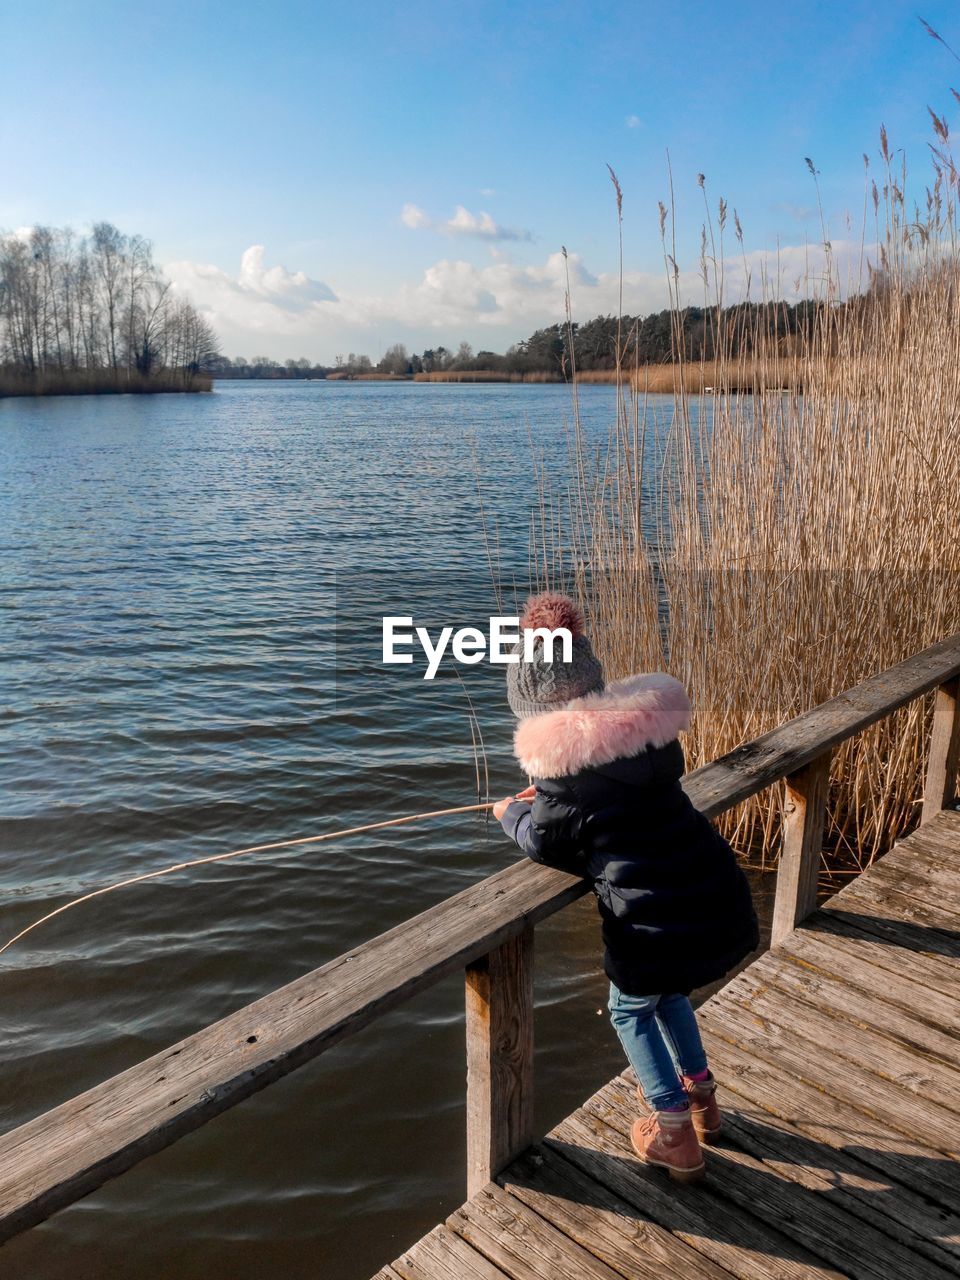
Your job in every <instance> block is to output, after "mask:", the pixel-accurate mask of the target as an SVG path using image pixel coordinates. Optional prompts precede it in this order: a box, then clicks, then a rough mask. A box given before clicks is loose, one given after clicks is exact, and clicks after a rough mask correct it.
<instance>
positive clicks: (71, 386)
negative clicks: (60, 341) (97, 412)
mask: <svg viewBox="0 0 960 1280" xmlns="http://www.w3.org/2000/svg"><path fill="white" fill-rule="evenodd" d="M212 390H213V379H212V378H211V377H209V376H208V375H207V374H184V373H182V372H171V373H155V374H150V375H149V376H148V377H144V376H143V375H142V374H138V373H128V372H127V371H126V370H117V371H114V370H112V369H111V370H104V369H96V370H90V371H87V370H82V369H80V370H73V371H72V372H65V373H44V374H35V375H32V376H31V375H25V374H22V373H11V372H7V373H4V372H3V371H0V400H2V399H6V398H15V397H19V398H28V399H39V398H42V397H44V396H125V395H138V396H140V395H164V394H170V393H178V394H181V395H183V394H186V395H193V394H195V393H197V392H207V391H212Z"/></svg>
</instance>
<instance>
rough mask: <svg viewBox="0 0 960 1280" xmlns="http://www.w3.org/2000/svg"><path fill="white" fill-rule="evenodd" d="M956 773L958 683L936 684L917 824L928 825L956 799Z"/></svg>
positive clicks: (958, 762)
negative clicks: (928, 749)
mask: <svg viewBox="0 0 960 1280" xmlns="http://www.w3.org/2000/svg"><path fill="white" fill-rule="evenodd" d="M958 770H960V680H958V679H957V677H956V676H954V677H953V679H952V680H948V681H946V682H945V683H944V684H942V685H940V687H939V688H938V689H937V692H936V694H935V695H934V704H933V729H932V732H931V734H930V755H929V759H928V762H927V777H926V781H925V783H924V788H923V809H922V811H921V814H920V821H921V823H924V822H929V821H930V819H931V818H933V817H935V816H936V815H937V814H938V813H940V811H941V810H942V809H945V808H946V807H947V805H948V804H953V803H955V801H956V798H957V772H958Z"/></svg>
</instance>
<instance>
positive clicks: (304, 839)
mask: <svg viewBox="0 0 960 1280" xmlns="http://www.w3.org/2000/svg"><path fill="white" fill-rule="evenodd" d="M496 803H497V802H496V801H495V800H490V801H488V802H486V803H485V804H464V805H460V806H459V807H458V808H456V809H434V810H432V811H431V812H430V813H411V814H408V815H407V816H406V817H403V818H387V819H386V820H385V821H383V822H368V823H366V824H365V825H364V826H362V827H346V828H344V830H342V831H328V832H326V833H325V834H324V835H322V836H300V837H299V838H298V839H296V840H274V841H272V842H271V843H270V844H252V845H250V846H249V847H248V848H246V849H231V850H230V852H229V853H212V854H209V855H208V856H207V857H205V858H191V859H190V861H189V862H177V863H175V864H174V865H173V866H170V867H161V868H160V869H159V870H158V871H147V872H145V873H144V874H143V875H139V876H131V877H130V878H129V879H128V880H117V881H116V882H115V883H113V884H105V885H101V887H100V888H99V889H93V890H91V892H90V893H85V894H83V895H82V896H81V897H79V898H72V899H71V900H70V902H65V903H64V904H63V906H62V907H57V909H56V910H55V911H48V912H47V914H46V915H45V916H41V917H40V919H39V920H34V922H33V924H28V925H27V927H26V928H25V929H21V930H20V932H19V933H18V934H15V935H14V937H12V938H10V939H9V941H7V942H5V943H4V944H3V946H2V947H0V955H3V953H4V951H6V950H7V949H8V948H9V947H12V946H13V944H14V943H15V942H19V941H20V939H21V938H25V937H26V936H27V934H28V933H32V932H33V930H34V929H39V927H40V925H42V924H46V922H47V921H48V920H52V919H53V918H54V916H59V915H63V913H64V911H69V910H70V908H71V907H78V906H79V905H80V903H81V902H89V901H90V899H91V898H99V897H101V896H102V895H103V894H105V893H112V892H113V891H114V890H115V889H124V888H126V887H127V886H128V885H131V884H142V883H143V881H144V880H158V879H159V878H160V877H161V876H170V875H173V873H174V872H175V871H186V870H187V868H188V867H202V866H204V865H205V864H207V863H210V862H226V861H227V859H228V858H239V857H241V855H243V854H245V853H266V852H267V850H269V849H292V848H293V847H294V846H296V845H304V844H320V843H321V841H323V840H339V839H340V838H341V837H343V836H356V835H359V834H360V833H361V832H362V831H381V830H383V828H384V827H399V826H400V825H401V824H402V823H405V822H420V821H423V820H425V819H427V818H445V817H448V816H450V815H451V814H455V813H478V812H480V811H482V810H484V809H492V808H493V806H494V805H495V804H496Z"/></svg>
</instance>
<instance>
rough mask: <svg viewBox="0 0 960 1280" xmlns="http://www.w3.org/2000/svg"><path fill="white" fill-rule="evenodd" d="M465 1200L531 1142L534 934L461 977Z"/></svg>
mask: <svg viewBox="0 0 960 1280" xmlns="http://www.w3.org/2000/svg"><path fill="white" fill-rule="evenodd" d="M466 988H467V990H466V997H467V998H466V1006H467V1195H468V1196H472V1195H475V1194H476V1193H477V1192H478V1191H479V1190H480V1189H481V1188H482V1187H484V1186H486V1184H487V1183H488V1182H489V1181H490V1180H491V1179H492V1178H493V1177H495V1176H496V1175H497V1174H498V1173H499V1172H500V1170H501V1169H502V1168H503V1166H504V1165H505V1164H507V1163H508V1161H510V1160H512V1159H513V1158H514V1156H516V1155H518V1154H519V1153H520V1152H521V1151H523V1150H524V1149H525V1148H526V1147H528V1146H529V1145H530V1143H531V1141H532V1140H533V928H532V926H531V927H529V928H528V929H526V930H525V931H524V932H523V933H522V934H521V935H520V936H519V938H511V939H510V941H509V942H505V943H503V944H502V946H499V947H497V948H496V950H495V951H491V952H489V953H488V954H487V955H485V956H483V957H481V959H480V960H478V961H477V962H476V964H473V965H471V966H470V967H469V968H468V969H467V979H466Z"/></svg>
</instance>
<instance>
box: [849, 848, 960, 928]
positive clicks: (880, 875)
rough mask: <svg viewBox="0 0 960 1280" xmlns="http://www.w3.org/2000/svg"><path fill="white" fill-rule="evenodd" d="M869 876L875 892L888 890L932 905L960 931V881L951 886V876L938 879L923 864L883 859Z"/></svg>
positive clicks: (871, 870)
mask: <svg viewBox="0 0 960 1280" xmlns="http://www.w3.org/2000/svg"><path fill="white" fill-rule="evenodd" d="M867 874H868V875H869V876H870V880H871V883H872V884H873V886H874V888H876V889H889V890H891V891H892V892H894V893H900V894H903V895H904V896H905V897H907V898H913V899H914V900H915V901H917V902H920V903H922V904H923V905H927V904H931V903H932V904H934V905H935V906H936V908H937V910H938V911H939V912H940V913H941V914H942V915H943V916H944V917H947V916H953V918H954V926H953V927H954V928H960V880H958V881H957V884H956V885H954V884H953V883H951V880H952V878H953V877H952V875H951V874H950V873H946V874H941V875H939V876H937V875H936V874H935V872H934V871H933V870H932V869H928V868H927V867H926V866H925V865H924V864H923V863H918V864H917V865H915V866H912V867H911V866H905V865H903V864H897V863H894V862H888V859H887V858H881V859H880V860H879V862H877V863H875V864H874V865H873V866H872V867H871V868H870V870H869V872H867ZM958 875H960V873H958Z"/></svg>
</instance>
